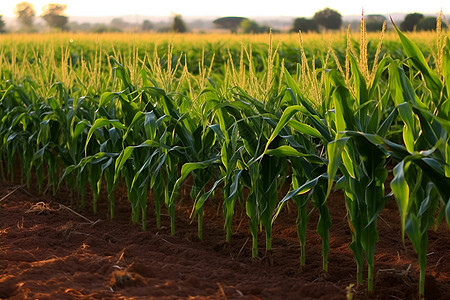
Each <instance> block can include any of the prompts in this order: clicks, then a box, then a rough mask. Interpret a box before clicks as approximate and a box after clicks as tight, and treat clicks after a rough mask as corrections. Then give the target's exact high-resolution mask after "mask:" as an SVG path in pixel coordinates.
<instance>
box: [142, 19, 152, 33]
mask: <svg viewBox="0 0 450 300" xmlns="http://www.w3.org/2000/svg"><path fill="white" fill-rule="evenodd" d="M153 27H154V25H153V23H152V22H150V21H149V20H144V22H142V27H141V28H142V31H151V30H153Z"/></svg>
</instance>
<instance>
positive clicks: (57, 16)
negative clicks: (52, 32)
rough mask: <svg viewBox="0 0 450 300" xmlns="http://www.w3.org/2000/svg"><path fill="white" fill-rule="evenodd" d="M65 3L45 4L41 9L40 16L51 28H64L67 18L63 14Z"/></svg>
mask: <svg viewBox="0 0 450 300" xmlns="http://www.w3.org/2000/svg"><path fill="white" fill-rule="evenodd" d="M66 8H67V5H63V4H56V3H54V4H47V5H46V6H44V8H43V10H42V15H41V17H42V18H43V19H44V20H45V22H47V24H48V25H49V26H50V27H52V28H59V29H61V30H64V29H65V27H66V25H67V21H68V20H69V18H68V17H67V16H66V15H64V12H65V10H66Z"/></svg>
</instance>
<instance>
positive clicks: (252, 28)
mask: <svg viewBox="0 0 450 300" xmlns="http://www.w3.org/2000/svg"><path fill="white" fill-rule="evenodd" d="M241 28H242V32H243V33H264V32H269V31H270V27H269V26H266V25H262V26H260V25H259V24H258V23H257V22H256V21H253V20H248V19H246V20H243V21H242V22H241Z"/></svg>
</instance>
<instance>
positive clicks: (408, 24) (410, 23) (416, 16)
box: [400, 13, 423, 31]
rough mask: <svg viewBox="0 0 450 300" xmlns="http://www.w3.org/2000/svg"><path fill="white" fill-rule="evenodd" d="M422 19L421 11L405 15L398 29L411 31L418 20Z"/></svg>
mask: <svg viewBox="0 0 450 300" xmlns="http://www.w3.org/2000/svg"><path fill="white" fill-rule="evenodd" d="M422 19H423V15H422V14H421V13H411V14H407V15H406V16H405V19H404V20H403V22H402V23H400V29H401V30H402V31H413V30H414V27H416V26H417V25H418V24H419V22H420V21H421V20H422Z"/></svg>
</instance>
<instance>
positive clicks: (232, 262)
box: [0, 182, 450, 299]
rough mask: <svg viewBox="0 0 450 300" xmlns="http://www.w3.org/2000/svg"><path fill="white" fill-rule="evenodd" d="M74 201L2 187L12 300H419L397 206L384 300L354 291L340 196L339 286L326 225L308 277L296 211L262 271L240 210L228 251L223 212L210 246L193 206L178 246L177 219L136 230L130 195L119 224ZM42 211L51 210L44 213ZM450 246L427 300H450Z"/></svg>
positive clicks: (384, 243)
mask: <svg viewBox="0 0 450 300" xmlns="http://www.w3.org/2000/svg"><path fill="white" fill-rule="evenodd" d="M11 192H12V193H11ZM9 193H10V194H9ZM8 194H9V195H8ZM67 195H68V194H67V192H64V191H61V192H59V194H58V195H57V196H48V195H45V196H40V195H37V192H36V191H35V190H33V189H31V190H30V189H28V190H27V189H25V188H23V187H19V185H18V184H17V183H5V182H3V183H0V199H1V200H0V206H1V207H0V271H1V275H0V298H10V299H28V298H32V299H346V297H347V296H348V295H352V296H353V299H367V298H369V299H418V293H417V290H418V264H417V256H416V254H415V253H414V251H413V248H412V246H411V243H410V242H409V241H406V246H403V244H402V242H401V236H400V228H399V218H398V212H397V207H396V204H395V201H394V200H390V201H389V202H388V203H387V205H386V208H385V209H384V211H383V212H382V213H381V218H380V219H379V222H378V227H379V234H380V242H379V243H378V244H377V246H376V262H375V267H376V270H375V273H376V277H375V278H376V280H375V293H374V294H372V295H370V294H367V292H366V285H362V286H359V287H356V285H354V284H355V282H356V279H355V275H356V267H355V263H354V260H353V255H352V253H351V251H350V250H349V249H348V245H349V242H350V240H351V236H350V231H349V228H348V225H347V221H346V217H345V213H346V212H345V206H344V199H343V195H342V193H340V192H335V193H333V195H332V197H331V198H330V199H329V207H330V211H331V214H332V220H333V226H332V228H331V232H330V253H329V272H328V273H327V274H324V273H323V271H322V254H321V240H320V238H319V236H318V235H317V233H316V232H315V224H316V223H317V215H315V214H313V215H312V217H311V220H310V226H309V229H308V238H307V257H306V260H307V266H306V268H304V269H303V270H300V268H299V254H300V247H299V242H298V238H297V233H296V229H295V225H294V224H295V218H296V211H295V208H294V207H293V206H291V207H290V209H289V207H287V209H286V210H285V211H284V212H283V213H282V215H280V217H279V218H278V219H277V221H276V223H275V224H274V232H273V251H272V252H271V253H270V254H268V255H264V237H263V235H261V237H260V239H259V242H260V253H261V254H260V258H257V259H252V258H251V236H250V234H249V231H248V226H247V224H246V223H247V219H248V218H247V217H246V215H245V212H243V211H242V209H241V208H240V207H238V208H237V211H236V215H235V224H234V235H233V238H232V241H231V243H230V244H227V243H226V242H225V234H224V230H223V218H222V216H221V209H220V207H219V206H218V203H217V202H219V201H216V203H214V202H209V203H208V204H207V205H206V207H205V216H204V237H203V240H202V241H200V240H199V239H198V238H197V236H196V234H197V226H196V221H194V222H192V223H191V222H190V219H189V214H190V209H191V201H189V200H187V199H185V200H183V202H182V203H181V204H180V205H179V206H178V208H177V220H176V226H177V227H176V230H177V231H176V235H175V236H171V235H170V228H169V218H168V216H167V215H164V216H163V218H162V225H163V226H162V228H161V229H160V230H157V229H156V224H155V223H156V222H155V220H154V218H153V216H152V214H153V210H152V208H149V214H148V215H149V219H150V220H148V224H147V228H148V229H147V231H146V232H143V231H142V230H141V228H140V226H138V225H132V224H130V221H129V220H130V208H129V204H128V202H127V200H126V197H125V193H123V191H120V190H119V191H118V192H117V194H116V201H117V209H116V218H115V219H114V220H110V219H109V218H108V216H107V211H108V209H107V207H106V204H105V203H106V199H104V198H102V197H103V196H102V197H101V199H100V200H99V201H100V203H103V205H100V207H99V213H98V214H97V215H94V214H93V213H92V212H91V210H90V209H89V203H88V204H87V205H86V208H84V209H81V208H79V207H78V206H76V205H74V206H71V209H68V208H66V206H68V205H69V204H70V200H69V197H68V196H67ZM5 196H6V197H5ZM87 196H88V195H87ZM39 202H43V204H45V205H44V206H39V207H38V206H35V205H36V204H37V203H39ZM59 204H63V205H66V206H60V205H59ZM72 209H73V210H72ZM74 211H76V212H77V213H79V215H78V214H76V213H75V212H74ZM85 218H86V219H85ZM87 219H88V220H89V221H88V220H87ZM449 246H450V232H449V230H448V227H447V225H446V224H441V225H440V226H439V228H438V229H437V231H436V232H434V231H432V232H430V237H429V255H428V264H427V286H426V298H427V299H450V259H449V255H448V254H449V252H448V250H449Z"/></svg>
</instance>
